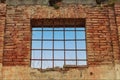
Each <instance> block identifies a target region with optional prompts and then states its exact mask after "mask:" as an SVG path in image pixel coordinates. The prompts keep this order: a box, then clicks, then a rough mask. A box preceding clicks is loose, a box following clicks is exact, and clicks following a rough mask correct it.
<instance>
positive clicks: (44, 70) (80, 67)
mask: <svg viewBox="0 0 120 80" xmlns="http://www.w3.org/2000/svg"><path fill="white" fill-rule="evenodd" d="M86 68H88V66H87V65H81V66H76V65H64V66H63V68H60V67H55V68H46V69H38V70H39V71H40V72H49V71H58V72H66V71H69V70H71V69H78V70H81V69H82V70H83V69H86Z"/></svg>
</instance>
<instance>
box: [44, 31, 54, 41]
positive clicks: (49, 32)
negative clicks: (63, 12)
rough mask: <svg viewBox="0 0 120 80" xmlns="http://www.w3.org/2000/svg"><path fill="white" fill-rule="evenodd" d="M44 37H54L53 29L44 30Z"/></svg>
mask: <svg viewBox="0 0 120 80" xmlns="http://www.w3.org/2000/svg"><path fill="white" fill-rule="evenodd" d="M43 39H53V32H52V31H43Z"/></svg>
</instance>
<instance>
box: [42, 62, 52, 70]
mask: <svg viewBox="0 0 120 80" xmlns="http://www.w3.org/2000/svg"><path fill="white" fill-rule="evenodd" d="M46 68H52V61H43V62H42V69H46Z"/></svg>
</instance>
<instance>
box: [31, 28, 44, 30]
mask: <svg viewBox="0 0 120 80" xmlns="http://www.w3.org/2000/svg"><path fill="white" fill-rule="evenodd" d="M32 30H42V28H32Z"/></svg>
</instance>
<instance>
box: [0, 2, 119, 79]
mask: <svg viewBox="0 0 120 80" xmlns="http://www.w3.org/2000/svg"><path fill="white" fill-rule="evenodd" d="M23 1H24V0H23ZM18 3H19V2H18ZM22 4H23V3H21V4H18V5H13V4H12V3H10V4H5V3H0V80H103V79H104V80H119V79H120V3H116V4H115V5H114V6H102V7H97V6H96V7H93V6H92V7H91V6H86V5H81V4H62V6H60V8H59V9H54V8H53V7H50V6H47V5H39V4H36V5H35V4H28V5H27V4H26V5H24V4H23V5H22ZM41 19H63V21H64V19H80V20H81V21H82V19H84V20H83V23H85V24H82V23H81V22H80V24H81V25H84V26H85V28H86V44H87V47H86V49H87V65H86V66H80V67H74V68H70V69H67V70H65V69H63V70H54V69H52V70H48V71H47V70H46V71H40V70H39V69H34V68H31V65H30V64H31V36H32V35H31V27H32V26H34V25H37V24H40V23H37V22H39V20H41ZM46 24H47V23H46ZM58 24H59V23H58ZM78 24H79V22H78Z"/></svg>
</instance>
